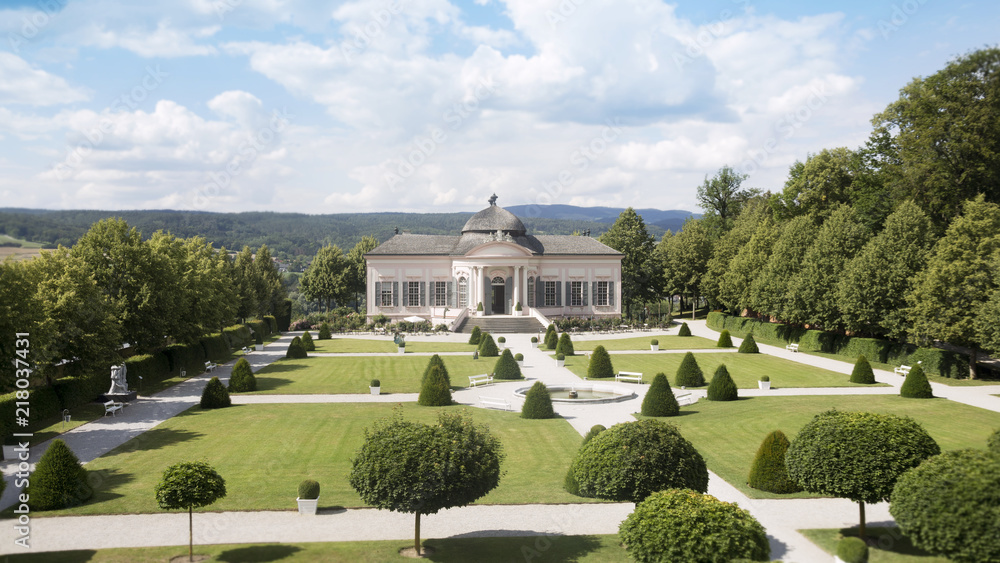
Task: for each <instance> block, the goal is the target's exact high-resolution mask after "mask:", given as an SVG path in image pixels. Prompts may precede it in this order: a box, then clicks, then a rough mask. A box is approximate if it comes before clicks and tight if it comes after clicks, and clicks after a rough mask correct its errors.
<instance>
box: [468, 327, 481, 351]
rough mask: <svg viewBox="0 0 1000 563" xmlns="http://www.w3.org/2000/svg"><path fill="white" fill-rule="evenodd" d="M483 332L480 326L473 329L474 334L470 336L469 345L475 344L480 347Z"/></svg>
mask: <svg viewBox="0 0 1000 563" xmlns="http://www.w3.org/2000/svg"><path fill="white" fill-rule="evenodd" d="M482 336H483V331H482V330H480V328H479V325H476V326H474V327H472V332H471V333H470V334H469V344H474V345H476V346H479V339H480V338H482Z"/></svg>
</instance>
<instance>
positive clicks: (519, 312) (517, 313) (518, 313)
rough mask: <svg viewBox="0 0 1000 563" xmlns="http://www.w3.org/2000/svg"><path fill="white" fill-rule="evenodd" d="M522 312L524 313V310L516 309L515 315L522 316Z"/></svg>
mask: <svg viewBox="0 0 1000 563" xmlns="http://www.w3.org/2000/svg"><path fill="white" fill-rule="evenodd" d="M522 313H524V311H518V310H517V309H515V310H514V316H515V317H520V316H521V314H522Z"/></svg>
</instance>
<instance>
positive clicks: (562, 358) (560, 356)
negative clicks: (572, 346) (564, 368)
mask: <svg viewBox="0 0 1000 563" xmlns="http://www.w3.org/2000/svg"><path fill="white" fill-rule="evenodd" d="M565 359H566V356H564V355H562V354H556V360H558V361H560V362H562V361H564V360H565Z"/></svg>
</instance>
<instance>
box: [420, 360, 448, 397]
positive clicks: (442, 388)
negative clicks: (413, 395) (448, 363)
mask: <svg viewBox="0 0 1000 563" xmlns="http://www.w3.org/2000/svg"><path fill="white" fill-rule="evenodd" d="M417 404H418V405H421V406H425V407H446V406H448V405H450V404H452V400H451V382H450V381H448V376H447V375H446V374H445V373H444V371H442V370H441V368H440V367H438V366H432V367H431V369H430V372H429V373H428V374H427V379H426V380H424V384H423V385H422V386H421V387H420V396H419V397H418V398H417Z"/></svg>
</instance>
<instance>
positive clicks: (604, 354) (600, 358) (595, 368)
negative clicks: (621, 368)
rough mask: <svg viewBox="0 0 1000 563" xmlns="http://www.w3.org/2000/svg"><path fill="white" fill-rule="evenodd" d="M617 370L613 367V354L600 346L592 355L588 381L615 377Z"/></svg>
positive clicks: (588, 368) (588, 369) (588, 367)
mask: <svg viewBox="0 0 1000 563" xmlns="http://www.w3.org/2000/svg"><path fill="white" fill-rule="evenodd" d="M614 376H615V368H614V366H612V365H611V354H608V351H607V350H606V349H605V348H604V346H601V345H600V344H598V345H597V347H596V348H594V351H593V352H591V353H590V365H588V366H587V379H597V378H600V377H614Z"/></svg>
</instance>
